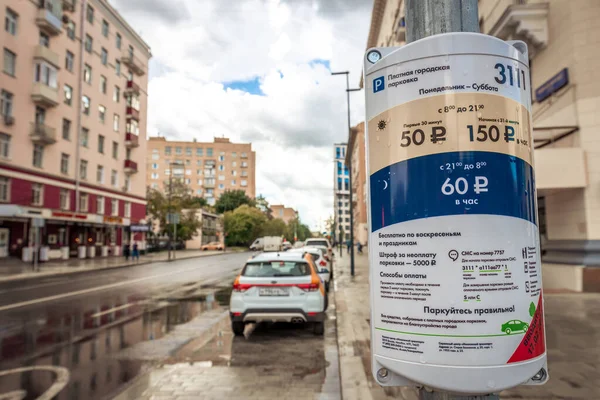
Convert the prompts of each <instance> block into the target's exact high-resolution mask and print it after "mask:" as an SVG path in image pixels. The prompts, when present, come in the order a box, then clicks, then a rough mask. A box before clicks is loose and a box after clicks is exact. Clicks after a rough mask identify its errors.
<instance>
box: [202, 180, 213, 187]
mask: <svg viewBox="0 0 600 400" xmlns="http://www.w3.org/2000/svg"><path fill="white" fill-rule="evenodd" d="M204 187H205V188H214V187H215V182H214V181H212V182H211V181H209V180H205V181H204Z"/></svg>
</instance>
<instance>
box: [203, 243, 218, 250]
mask: <svg viewBox="0 0 600 400" xmlns="http://www.w3.org/2000/svg"><path fill="white" fill-rule="evenodd" d="M200 249H201V250H202V251H206V250H223V245H222V244H221V242H210V243H207V244H203V245H202V246H201V247H200Z"/></svg>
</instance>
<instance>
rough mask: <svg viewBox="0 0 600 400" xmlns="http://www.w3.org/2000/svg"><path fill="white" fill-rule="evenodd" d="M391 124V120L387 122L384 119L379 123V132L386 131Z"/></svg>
mask: <svg viewBox="0 0 600 400" xmlns="http://www.w3.org/2000/svg"><path fill="white" fill-rule="evenodd" d="M389 123H390V120H389V119H388V120H387V121H386V120H383V119H381V120H379V122H377V130H378V131H383V130H385V128H387V126H388V124H389Z"/></svg>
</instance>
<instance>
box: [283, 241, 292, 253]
mask: <svg viewBox="0 0 600 400" xmlns="http://www.w3.org/2000/svg"><path fill="white" fill-rule="evenodd" d="M293 247H294V246H292V244H291V243H290V242H283V243H282V244H281V248H282V250H283V251H288V250H289V249H291V248H293Z"/></svg>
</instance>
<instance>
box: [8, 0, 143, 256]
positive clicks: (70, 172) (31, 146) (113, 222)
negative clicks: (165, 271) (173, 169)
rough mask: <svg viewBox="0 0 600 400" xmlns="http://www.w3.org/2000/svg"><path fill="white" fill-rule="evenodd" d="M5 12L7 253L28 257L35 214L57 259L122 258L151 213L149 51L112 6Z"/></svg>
mask: <svg viewBox="0 0 600 400" xmlns="http://www.w3.org/2000/svg"><path fill="white" fill-rule="evenodd" d="M84 4H85V7H84V6H83V5H84ZM0 16H1V18H2V21H3V23H2V31H1V32H0V51H1V52H2V54H1V58H2V73H1V75H0V257H2V256H6V255H7V254H10V255H14V256H18V257H21V256H22V257H24V258H28V257H30V252H31V246H32V245H33V234H32V232H33V229H31V221H32V219H33V218H38V217H41V218H43V219H45V220H46V224H45V227H44V228H43V229H42V239H41V244H42V246H43V247H46V248H47V250H48V251H44V255H45V256H48V257H49V258H54V257H56V258H68V257H69V256H75V255H79V256H81V255H82V253H81V251H79V252H78V250H80V249H79V248H80V247H84V249H83V256H84V257H85V256H87V257H94V256H97V255H107V254H118V252H119V248H120V245H121V244H122V242H123V238H125V237H127V233H128V232H129V228H128V227H129V226H130V225H134V224H137V223H139V222H140V220H142V219H143V218H144V217H145V214H146V212H145V210H146V200H145V183H146V182H145V168H146V165H145V162H144V159H145V154H146V118H147V86H148V74H147V71H148V60H149V58H150V57H151V54H150V48H149V47H148V45H147V44H146V43H145V42H144V41H143V40H142V38H141V37H140V36H139V35H138V34H137V33H136V32H135V30H134V29H133V28H132V27H130V26H129V25H128V24H127V22H126V21H125V20H124V19H123V18H122V17H121V16H120V15H119V13H118V12H117V11H116V10H115V9H114V8H112V7H111V6H110V4H109V3H108V1H107V0H88V1H76V0H62V1H61V0H39V1H23V0H5V1H2V5H1V6H0ZM133 238H134V239H135V240H141V239H142V238H143V234H142V233H136V234H135V235H134V237H133Z"/></svg>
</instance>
